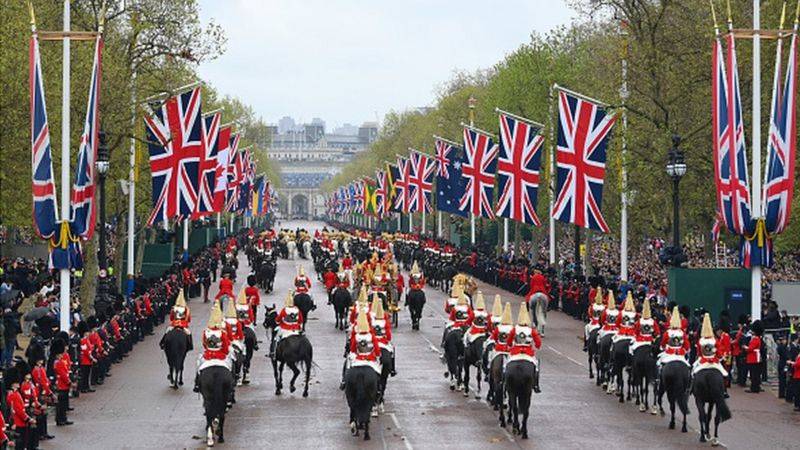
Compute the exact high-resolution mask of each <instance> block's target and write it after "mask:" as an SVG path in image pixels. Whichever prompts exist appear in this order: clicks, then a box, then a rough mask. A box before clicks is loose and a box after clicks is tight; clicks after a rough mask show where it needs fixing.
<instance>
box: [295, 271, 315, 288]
mask: <svg viewBox="0 0 800 450" xmlns="http://www.w3.org/2000/svg"><path fill="white" fill-rule="evenodd" d="M309 289H311V279H310V278H308V277H307V276H306V272H305V269H303V266H297V276H296V277H294V290H295V292H296V293H298V294H305V293H308V290H309Z"/></svg>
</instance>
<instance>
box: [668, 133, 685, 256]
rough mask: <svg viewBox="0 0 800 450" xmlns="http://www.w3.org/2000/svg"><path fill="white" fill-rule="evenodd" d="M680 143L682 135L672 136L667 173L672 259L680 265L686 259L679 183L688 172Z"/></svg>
mask: <svg viewBox="0 0 800 450" xmlns="http://www.w3.org/2000/svg"><path fill="white" fill-rule="evenodd" d="M680 143H681V137H680V136H678V135H674V136H672V148H670V150H669V154H668V159H667V166H666V170H667V175H669V176H670V178H672V251H671V252H670V259H671V260H672V264H673V265H675V266H680V265H681V263H683V262H684V260H685V258H684V257H683V251H682V250H681V234H680V233H681V231H680V186H679V184H680V181H681V178H682V177H683V176H684V175H685V174H686V159H685V157H684V154H683V150H681V149H680V148H679V145H680Z"/></svg>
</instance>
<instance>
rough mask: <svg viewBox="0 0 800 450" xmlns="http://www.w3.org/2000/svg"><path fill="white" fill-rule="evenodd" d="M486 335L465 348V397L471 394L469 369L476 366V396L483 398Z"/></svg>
mask: <svg viewBox="0 0 800 450" xmlns="http://www.w3.org/2000/svg"><path fill="white" fill-rule="evenodd" d="M486 337H487V336H486V335H485V334H483V335H481V336H479V337H477V338H475V340H474V341H472V342H470V343H469V345H467V346H466V348H465V349H464V397H468V396H469V370H470V368H471V367H475V369H476V371H477V373H476V374H475V382H476V383H477V384H478V391H477V392H476V393H475V398H477V399H479V398H481V378H483V376H482V375H481V369H482V367H483V343H484V342H486Z"/></svg>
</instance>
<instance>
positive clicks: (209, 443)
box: [206, 439, 214, 447]
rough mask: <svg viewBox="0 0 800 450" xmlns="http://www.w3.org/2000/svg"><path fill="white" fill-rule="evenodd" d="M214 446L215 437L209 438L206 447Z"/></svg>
mask: <svg viewBox="0 0 800 450" xmlns="http://www.w3.org/2000/svg"><path fill="white" fill-rule="evenodd" d="M213 446H214V440H213V439H209V440H207V441H206V447H213Z"/></svg>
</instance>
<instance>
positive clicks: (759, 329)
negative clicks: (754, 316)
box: [750, 320, 764, 336]
mask: <svg viewBox="0 0 800 450" xmlns="http://www.w3.org/2000/svg"><path fill="white" fill-rule="evenodd" d="M750 329H751V330H752V331H753V334H755V335H756V336H761V335H762V334H764V324H763V323H761V321H760V320H756V321H755V322H753V323H752V324H751V325H750Z"/></svg>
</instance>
